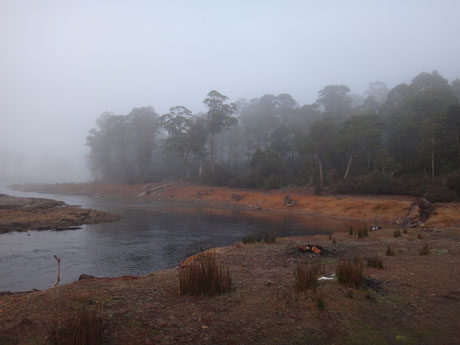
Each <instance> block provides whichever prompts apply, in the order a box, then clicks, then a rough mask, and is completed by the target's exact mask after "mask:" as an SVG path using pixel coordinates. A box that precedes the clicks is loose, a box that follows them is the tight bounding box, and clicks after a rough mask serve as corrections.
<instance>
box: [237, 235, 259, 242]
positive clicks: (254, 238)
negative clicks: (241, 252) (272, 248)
mask: <svg viewBox="0 0 460 345" xmlns="http://www.w3.org/2000/svg"><path fill="white" fill-rule="evenodd" d="M260 241H261V238H260V237H257V236H254V235H247V236H243V237H241V242H243V243H244V244H251V243H256V242H260Z"/></svg>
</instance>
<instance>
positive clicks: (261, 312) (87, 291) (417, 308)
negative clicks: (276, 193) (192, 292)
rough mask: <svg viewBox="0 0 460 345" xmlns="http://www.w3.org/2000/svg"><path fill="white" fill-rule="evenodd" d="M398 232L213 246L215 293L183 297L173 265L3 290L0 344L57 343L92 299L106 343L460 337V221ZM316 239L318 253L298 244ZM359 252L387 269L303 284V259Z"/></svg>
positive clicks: (328, 259) (448, 340) (333, 261)
mask: <svg viewBox="0 0 460 345" xmlns="http://www.w3.org/2000/svg"><path fill="white" fill-rule="evenodd" d="M394 231H395V229H392V228H385V229H382V230H377V231H372V232H369V236H368V237H363V238H360V237H358V236H357V231H356V230H355V231H354V234H353V235H350V234H349V233H347V232H343V231H342V232H338V233H335V234H333V235H332V237H331V238H329V237H328V236H325V235H315V236H309V237H288V238H280V239H277V240H276V241H275V243H273V244H268V243H256V244H243V243H241V242H240V243H235V244H234V245H232V246H229V247H223V248H218V249H216V252H217V255H218V258H219V260H220V261H221V262H222V264H224V265H225V266H227V267H228V268H229V270H230V273H231V276H232V281H233V284H232V291H231V292H230V293H227V294H224V295H222V296H219V297H193V296H183V295H180V293H179V281H178V270H177V269H168V270H163V271H159V272H155V273H152V274H148V275H145V276H139V277H133V276H126V277H119V278H95V279H87V280H82V281H77V282H74V283H70V284H67V285H64V286H58V287H56V288H51V289H48V290H44V291H37V292H31V293H26V294H16V295H5V296H0V339H1V340H2V341H1V343H2V345H4V344H5V345H10V344H31V343H33V344H43V345H44V344H50V339H51V335H52V334H53V331H54V330H55V329H56V327H58V325H59V324H60V323H61V322H62V320H66V319H67V318H69V317H70V315H72V314H75V312H77V311H78V310H81V309H82V308H95V309H96V310H97V311H98V313H99V314H100V315H101V316H102V317H103V318H104V329H105V332H104V338H105V340H104V343H105V344H112V345H118V344H120V345H122V344H123V345H124V344H133V345H138V344H168V345H169V344H171V345H172V344H229V345H230V344H264V345H265V344H272V345H284V344H318V345H320V344H426V345H428V344H430V345H431V344H446V345H448V344H458V343H459V341H460V331H459V330H460V327H459V326H460V324H459V320H460V308H459V302H460V288H459V286H460V267H459V265H458V262H459V259H460V229H458V228H450V229H438V228H425V229H408V230H407V233H406V232H403V231H401V236H398V237H395V234H394ZM311 243H314V244H316V245H318V246H321V247H322V248H323V252H322V253H321V254H320V255H314V254H312V253H304V252H302V251H300V250H298V248H297V246H298V245H304V244H311ZM388 247H390V248H391V250H392V252H393V253H392V254H394V256H389V255H387V254H386V253H387V251H388ZM425 247H427V248H428V250H423V249H424V248H425ZM354 256H362V257H364V258H367V257H371V256H377V257H378V258H380V259H381V260H382V262H383V267H384V268H383V269H378V268H373V267H367V266H366V267H365V268H364V276H365V277H366V279H367V280H366V281H367V283H366V288H359V289H355V288H350V287H347V286H345V285H342V284H340V283H339V282H338V281H337V280H336V279H332V280H323V281H321V282H319V286H318V290H317V291H316V293H314V292H313V291H311V290H310V291H308V293H297V292H296V290H295V283H294V270H295V267H296V265H297V263H298V262H307V261H308V262H312V261H316V262H319V263H320V264H322V265H323V266H324V276H327V277H333V276H332V274H334V273H335V267H336V265H337V263H338V262H339V260H341V259H344V258H353V257H354ZM319 300H322V301H323V304H322V305H320V304H319V303H318V301H319Z"/></svg>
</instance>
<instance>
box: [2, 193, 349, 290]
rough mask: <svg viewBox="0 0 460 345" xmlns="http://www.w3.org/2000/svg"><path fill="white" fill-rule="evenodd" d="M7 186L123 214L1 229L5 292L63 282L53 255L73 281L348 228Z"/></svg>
mask: <svg viewBox="0 0 460 345" xmlns="http://www.w3.org/2000/svg"><path fill="white" fill-rule="evenodd" d="M0 192H6V193H7V194H10V195H17V196H34V197H45V198H52V199H56V200H63V201H65V202H66V203H67V204H70V205H82V206H83V207H92V208H98V209H102V210H106V211H110V212H113V213H116V214H119V215H121V216H122V217H123V218H122V220H120V221H119V222H114V223H103V224H95V225H84V226H82V229H80V230H66V231H29V232H27V233H26V232H12V233H7V234H0V291H24V290H31V289H34V288H36V289H45V288H48V287H50V286H51V285H52V284H53V283H54V282H55V280H56V261H55V259H54V258H53V255H57V256H58V257H60V258H61V259H62V262H61V282H62V283H67V282H71V281H74V280H76V279H78V276H79V275H80V274H82V273H87V274H92V275H94V276H99V277H107V276H120V275H140V274H146V273H150V272H152V271H156V270H159V269H164V268H171V267H175V266H177V264H178V263H179V262H180V261H181V260H182V259H184V258H185V257H187V256H188V255H191V254H193V253H196V252H198V251H199V250H200V248H209V247H213V246H223V245H230V244H232V243H234V242H237V241H239V240H240V239H241V237H242V236H245V235H249V234H258V233H264V232H265V231H270V232H273V233H275V234H277V235H278V236H287V235H304V234H314V233H330V232H332V231H336V230H339V228H342V229H343V230H345V229H346V228H347V226H348V224H344V223H336V224H333V226H331V227H330V230H329V231H328V230H324V229H321V228H324V227H323V226H315V224H317V223H315V222H313V223H311V222H310V223H308V222H307V225H306V223H305V222H304V221H303V220H302V219H299V218H298V217H297V218H296V217H290V216H277V217H273V216H269V217H265V216H261V215H262V214H263V213H260V212H259V214H258V215H257V217H254V216H252V215H250V214H249V216H248V213H247V212H240V211H230V210H218V209H208V208H203V207H193V206H181V207H178V206H177V205H172V204H169V205H168V204H161V203H154V204H140V203H126V202H120V201H111V200H105V199H99V198H91V197H80V196H64V195H52V194H40V195H39V194H34V193H21V192H16V191H10V190H5V189H3V190H2V189H0ZM255 212H256V211H255ZM256 213H257V212H256ZM309 224H310V225H309ZM312 224H313V225H312Z"/></svg>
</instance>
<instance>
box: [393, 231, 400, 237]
mask: <svg viewBox="0 0 460 345" xmlns="http://www.w3.org/2000/svg"><path fill="white" fill-rule="evenodd" d="M393 236H394V237H395V238H398V237H401V231H400V230H395V231H394V232H393Z"/></svg>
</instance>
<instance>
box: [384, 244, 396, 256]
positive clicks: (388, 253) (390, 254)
mask: <svg viewBox="0 0 460 345" xmlns="http://www.w3.org/2000/svg"><path fill="white" fill-rule="evenodd" d="M386 254H387V256H395V252H394V250H393V249H391V247H390V246H388V248H387V251H386Z"/></svg>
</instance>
